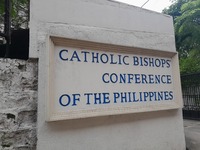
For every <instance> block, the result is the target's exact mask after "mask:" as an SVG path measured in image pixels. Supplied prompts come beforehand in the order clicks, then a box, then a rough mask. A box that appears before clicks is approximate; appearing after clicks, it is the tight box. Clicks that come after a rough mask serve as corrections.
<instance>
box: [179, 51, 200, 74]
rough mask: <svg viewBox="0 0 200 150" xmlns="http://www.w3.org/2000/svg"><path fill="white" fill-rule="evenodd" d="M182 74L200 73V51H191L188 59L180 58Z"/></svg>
mask: <svg viewBox="0 0 200 150" xmlns="http://www.w3.org/2000/svg"><path fill="white" fill-rule="evenodd" d="M180 70H181V74H190V73H196V72H200V51H199V50H191V51H190V52H189V54H188V57H185V58H180Z"/></svg>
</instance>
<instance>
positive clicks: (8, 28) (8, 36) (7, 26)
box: [4, 0, 11, 57]
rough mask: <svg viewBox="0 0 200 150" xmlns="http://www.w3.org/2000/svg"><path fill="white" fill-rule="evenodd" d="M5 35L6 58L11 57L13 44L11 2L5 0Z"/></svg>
mask: <svg viewBox="0 0 200 150" xmlns="http://www.w3.org/2000/svg"><path fill="white" fill-rule="evenodd" d="M4 34H5V35H6V36H5V39H6V53H5V57H9V53H10V48H9V47H10V44H11V0H5V20H4Z"/></svg>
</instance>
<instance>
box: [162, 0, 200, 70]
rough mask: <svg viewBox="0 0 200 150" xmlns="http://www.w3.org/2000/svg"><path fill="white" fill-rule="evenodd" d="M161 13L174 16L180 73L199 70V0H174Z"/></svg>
mask: <svg viewBox="0 0 200 150" xmlns="http://www.w3.org/2000/svg"><path fill="white" fill-rule="evenodd" d="M163 13H165V14H168V15H171V16H173V18H174V27H175V37H176V48H177V51H178V52H179V57H180V69H181V73H182V74H184V73H194V72H200V57H199V56H200V52H199V51H200V0H176V1H175V3H174V4H172V5H171V6H170V7H169V8H168V9H164V10H163Z"/></svg>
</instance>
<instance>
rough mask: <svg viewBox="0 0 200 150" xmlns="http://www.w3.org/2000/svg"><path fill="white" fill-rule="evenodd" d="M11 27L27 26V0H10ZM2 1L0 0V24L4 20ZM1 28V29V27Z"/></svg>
mask: <svg viewBox="0 0 200 150" xmlns="http://www.w3.org/2000/svg"><path fill="white" fill-rule="evenodd" d="M10 1H11V4H12V8H11V24H12V26H11V27H12V29H20V28H28V20H29V0H10ZM4 2H5V0H0V24H1V26H2V25H3V22H4ZM1 30H2V29H1Z"/></svg>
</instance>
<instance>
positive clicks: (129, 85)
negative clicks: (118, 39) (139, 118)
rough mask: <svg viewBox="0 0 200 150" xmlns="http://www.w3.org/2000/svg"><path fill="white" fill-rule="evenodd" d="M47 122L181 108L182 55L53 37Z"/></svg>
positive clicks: (50, 56) (49, 48) (47, 95)
mask: <svg viewBox="0 0 200 150" xmlns="http://www.w3.org/2000/svg"><path fill="white" fill-rule="evenodd" d="M47 56H48V57H47V58H46V66H47V67H46V73H47V78H46V79H47V82H46V85H45V89H46V120H47V121H57V120H66V119H78V118H87V117H97V116H107V115H118V114H130V113H139V112H149V111H160V110H168V109H177V108H181V107H182V97H181V86H180V75H179V67H178V54H177V53H176V52H166V51H159V50H150V49H140V48H134V47H125V46H119V45H109V44H102V43H95V42H90V41H81V40H74V39H66V38H59V37H49V44H48V50H47Z"/></svg>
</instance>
